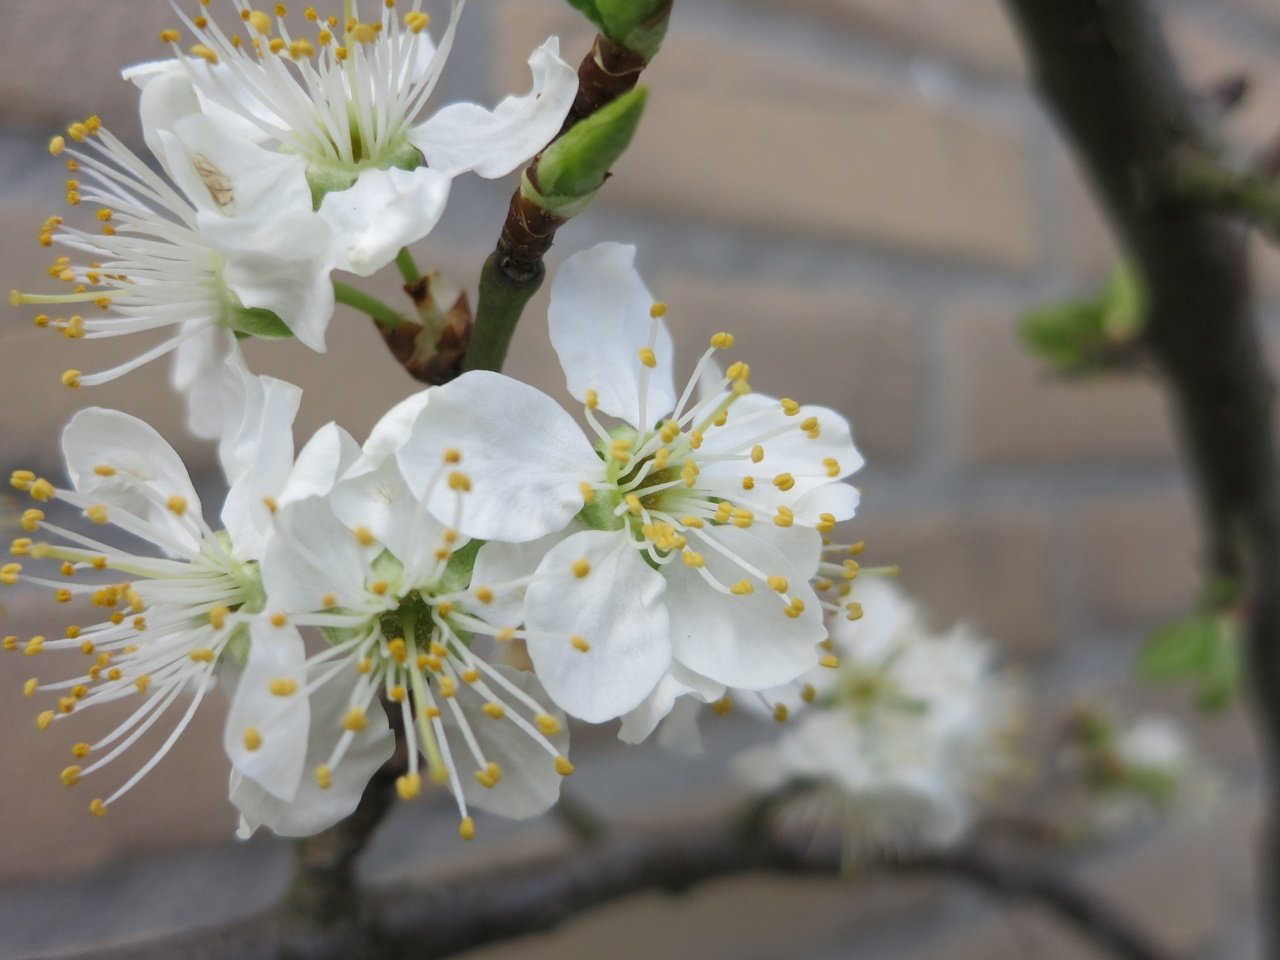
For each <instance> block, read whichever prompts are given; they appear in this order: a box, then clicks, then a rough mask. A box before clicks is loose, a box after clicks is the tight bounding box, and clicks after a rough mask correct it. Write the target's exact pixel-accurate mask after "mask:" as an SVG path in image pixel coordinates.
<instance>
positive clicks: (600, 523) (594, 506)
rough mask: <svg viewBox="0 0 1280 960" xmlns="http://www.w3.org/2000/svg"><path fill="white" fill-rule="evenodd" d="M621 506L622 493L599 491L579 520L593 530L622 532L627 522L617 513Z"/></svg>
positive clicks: (611, 489) (609, 490) (579, 515)
mask: <svg viewBox="0 0 1280 960" xmlns="http://www.w3.org/2000/svg"><path fill="white" fill-rule="evenodd" d="M621 504H622V493H621V492H620V491H619V490H618V489H617V488H615V487H610V488H609V489H607V490H597V491H595V496H593V497H592V498H591V502H590V503H588V504H587V505H586V506H584V507H583V508H582V510H581V512H580V513H579V514H578V519H579V520H581V521H582V522H583V523H585V524H586V525H587V526H588V527H590V528H591V529H592V530H621V529H622V528H623V527H624V526H626V521H625V520H624V519H623V518H622V517H620V516H619V515H618V514H617V512H616V511H617V509H618V507H619V506H620V505H621ZM641 556H646V554H643V553H642V554H641Z"/></svg>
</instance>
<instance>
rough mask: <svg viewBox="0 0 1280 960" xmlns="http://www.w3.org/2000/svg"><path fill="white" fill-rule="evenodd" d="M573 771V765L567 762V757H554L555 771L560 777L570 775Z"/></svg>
mask: <svg viewBox="0 0 1280 960" xmlns="http://www.w3.org/2000/svg"><path fill="white" fill-rule="evenodd" d="M573 771H574V766H573V764H572V763H570V762H569V758H568V757H563V756H558V757H556V773H558V774H560V776H562V777H567V776H570V775H571V774H572V773H573Z"/></svg>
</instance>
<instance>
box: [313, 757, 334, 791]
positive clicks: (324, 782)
mask: <svg viewBox="0 0 1280 960" xmlns="http://www.w3.org/2000/svg"><path fill="white" fill-rule="evenodd" d="M315 777H316V786H317V787H319V788H320V789H321V790H328V789H329V788H330V787H332V786H333V770H331V769H330V767H329V765H328V764H327V763H322V764H320V765H319V766H317V767H316V770H315Z"/></svg>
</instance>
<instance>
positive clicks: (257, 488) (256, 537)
mask: <svg viewBox="0 0 1280 960" xmlns="http://www.w3.org/2000/svg"><path fill="white" fill-rule="evenodd" d="M245 398H246V403H245V420H244V423H243V424H242V425H241V428H240V430H239V432H238V434H237V437H236V442H235V445H234V448H233V451H232V455H231V457H230V458H229V459H230V461H231V462H230V463H228V462H226V461H224V463H223V468H224V470H225V472H226V474H227V480H228V482H229V483H230V484H231V489H230V490H228V491H227V499H226V502H225V503H224V504H223V506H222V523H223V526H224V527H226V530H227V532H228V533H229V534H230V535H231V543H232V547H233V549H234V550H235V553H236V556H237V557H240V558H241V559H246V560H258V559H261V556H262V546H263V543H264V542H265V539H266V535H267V532H268V531H269V530H270V529H271V526H272V520H271V510H270V508H269V507H268V506H267V498H274V497H277V496H279V494H280V490H281V488H282V487H283V486H284V483H285V480H286V479H288V476H289V471H290V470H291V469H292V468H293V419H294V417H295V416H296V415H297V413H298V405H299V403H300V402H301V401H302V390H301V388H299V387H295V386H294V385H293V384H291V383H286V382H285V381H283V380H276V379H275V378H274V377H254V376H249V377H247V378H246V381H245Z"/></svg>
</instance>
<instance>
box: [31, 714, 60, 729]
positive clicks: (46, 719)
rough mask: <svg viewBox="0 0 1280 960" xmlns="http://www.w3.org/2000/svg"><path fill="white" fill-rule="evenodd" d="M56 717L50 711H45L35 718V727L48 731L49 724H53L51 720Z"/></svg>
mask: <svg viewBox="0 0 1280 960" xmlns="http://www.w3.org/2000/svg"><path fill="white" fill-rule="evenodd" d="M55 716H57V714H55V713H54V712H53V711H52V710H45V711H44V712H43V713H41V714H40V715H39V716H37V717H36V726H37V727H38V728H39V729H41V730H48V729H49V724H51V723H53V718H54V717H55Z"/></svg>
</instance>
